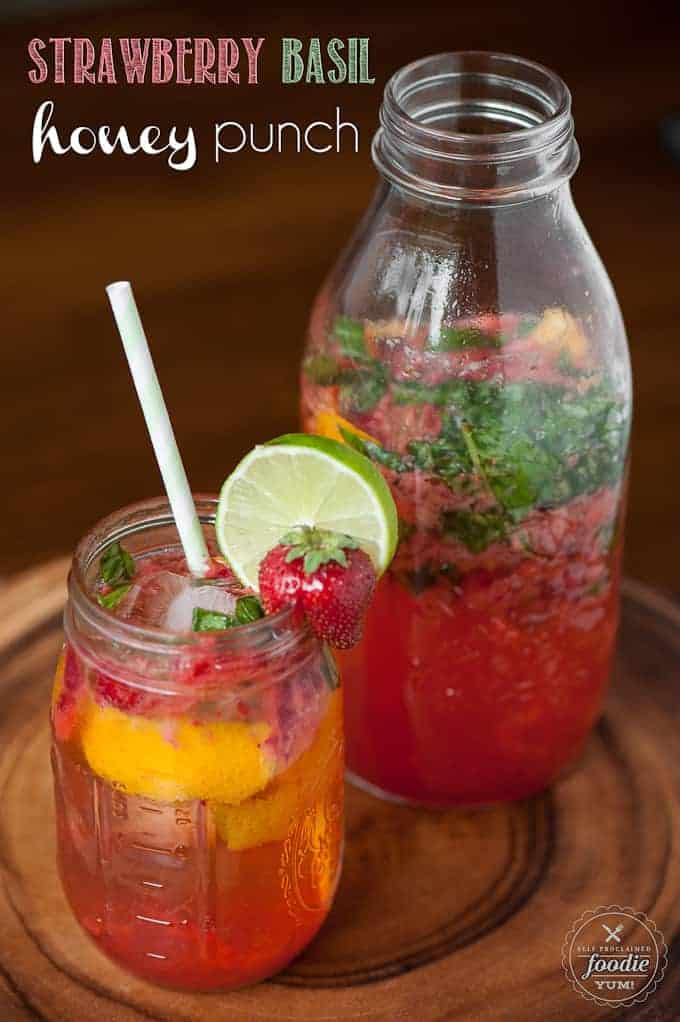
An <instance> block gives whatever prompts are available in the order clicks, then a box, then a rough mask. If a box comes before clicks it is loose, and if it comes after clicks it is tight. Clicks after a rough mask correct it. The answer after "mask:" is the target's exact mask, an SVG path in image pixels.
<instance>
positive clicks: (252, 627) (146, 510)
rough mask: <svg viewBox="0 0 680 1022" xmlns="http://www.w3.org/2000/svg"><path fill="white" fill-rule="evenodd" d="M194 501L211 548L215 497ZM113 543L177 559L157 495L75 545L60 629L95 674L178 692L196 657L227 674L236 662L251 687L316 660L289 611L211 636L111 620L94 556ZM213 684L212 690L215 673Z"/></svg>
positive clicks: (310, 639)
mask: <svg viewBox="0 0 680 1022" xmlns="http://www.w3.org/2000/svg"><path fill="white" fill-rule="evenodd" d="M194 499H195V504H196V510H197V512H198V516H199V519H200V521H201V523H202V525H203V529H204V532H205V535H206V540H207V542H208V544H209V546H213V545H214V528H213V525H214V520H215V512H216V508H217V498H216V497H213V496H212V495H202V494H201V495H195V497H194ZM116 541H117V542H122V543H124V544H125V546H126V549H128V551H129V552H130V553H131V554H132V556H133V557H135V558H137V557H153V556H155V555H159V554H161V555H162V554H165V553H168V552H176V551H177V552H179V553H181V545H180V541H179V535H178V533H177V528H176V526H175V523H174V519H173V516H172V511H171V509H170V505H169V503H168V501H167V499H166V498H164V497H162V498H156V499H152V500H146V501H141V502H139V503H137V504H131V505H129V506H128V507H125V508H122V509H121V510H119V511H115V512H113V514H111V515H109V516H108V517H107V518H103V519H101V520H100V521H99V522H97V523H96V524H95V525H94V527H93V528H92V529H91V530H90V531H89V532H88V533H87V534H86V535H85V536H84V537H83V538H82V539H81V541H80V543H79V544H78V546H77V547H76V551H75V553H74V556H73V561H72V564H71V571H70V573H69V579H68V602H67V605H66V609H65V611H64V631H65V634H66V639H67V642H68V643H69V645H71V646H73V647H74V648H75V649H77V651H78V654H79V656H80V657H81V659H82V660H83V661H85V662H87V663H89V664H90V666H92V667H94V668H95V669H97V670H99V671H103V672H105V673H106V674H110V675H111V676H112V677H114V678H118V679H120V680H122V681H125V683H126V684H128V685H132V686H136V687H140V688H146V689H148V690H151V691H163V692H168V693H169V692H172V691H177V690H181V689H182V688H184V687H185V684H186V681H185V676H186V675H187V667H188V666H190V665H191V664H192V662H194V661H195V660H196V659H197V658H198V659H205V658H206V657H208V658H210V659H211V660H212V661H214V662H216V663H217V664H218V665H219V664H222V665H224V666H225V668H228V669H229V673H230V674H231V675H233V673H234V668H235V667H237V666H238V664H239V663H241V662H243V664H244V665H246V666H247V668H248V673H249V675H250V678H251V682H252V683H253V684H258V682H259V677H258V674H260V673H261V674H263V675H266V679H267V683H268V684H271V683H272V682H275V681H277V680H279V679H280V678H282V677H284V676H288V675H289V674H290V673H291V672H292V671H295V670H296V669H298V668H299V666H300V664H301V662H303V661H305V660H306V659H307V658H309V657H310V656H313V655H317V653H318V649H319V647H320V645H321V644H320V643H319V641H318V640H317V639H316V638H315V637H314V635H313V634H312V632H311V629H310V628H309V626H308V624H307V622H306V621H305V620H304V619H302V618H301V617H300V616H299V615H298V614H297V613H296V612H295V610H294V609H293V608H287V609H284V610H281V611H279V612H278V613H276V614H271V615H267V616H265V617H263V618H260V619H259V620H257V621H254V622H252V623H250V624H245V625H239V626H238V627H237V628H233V629H227V630H225V631H217V632H210V633H200V632H191V631H188V632H171V631H167V630H164V629H163V628H161V627H155V626H151V625H143V624H136V623H133V622H132V621H129V620H126V619H125V618H120V617H117V616H116V615H115V614H114V613H112V612H111V611H109V610H105V609H104V608H103V607H101V606H100V605H99V604H98V602H97V600H96V598H95V596H94V595H93V585H94V581H95V580H96V576H97V573H98V564H99V559H100V557H101V554H102V553H103V551H104V550H105V549H106V548H107V547H108V546H109V545H110V544H111V543H113V542H116ZM258 665H259V666H258ZM189 674H190V672H189ZM215 679H216V682H217V683H218V684H219V671H217V672H215ZM190 684H195V682H190Z"/></svg>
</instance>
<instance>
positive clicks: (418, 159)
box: [373, 51, 579, 205]
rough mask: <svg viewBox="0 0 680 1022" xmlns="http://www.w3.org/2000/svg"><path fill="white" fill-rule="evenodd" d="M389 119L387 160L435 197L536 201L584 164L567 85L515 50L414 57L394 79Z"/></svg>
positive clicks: (387, 171) (381, 135)
mask: <svg viewBox="0 0 680 1022" xmlns="http://www.w3.org/2000/svg"><path fill="white" fill-rule="evenodd" d="M380 125H381V126H380V128H379V129H378V131H377V132H376V135H375V137H374V139H373V160H374V163H375V165H376V167H377V169H378V170H379V171H380V173H381V174H382V175H383V177H385V178H386V179H387V180H388V181H390V182H391V183H392V184H394V185H396V186H397V187H399V188H401V189H403V190H405V191H407V192H408V193H410V194H411V195H414V196H416V197H418V198H421V199H423V200H429V201H432V202H440V203H441V202H443V203H456V202H473V203H481V204H492V205H493V204H500V203H506V202H519V201H526V200H527V199H529V198H533V197H534V196H537V195H541V194H544V193H545V192H547V191H550V190H552V189H554V188H555V187H556V186H557V185H558V184H560V183H562V182H563V181H565V180H567V179H568V178H569V177H571V175H572V174H573V173H574V171H575V169H576V167H577V165H578V159H579V153H578V146H577V144H576V140H575V138H574V122H573V119H572V116H571V95H570V93H569V90H568V88H567V86H566V85H565V83H564V82H563V81H562V79H561V78H560V77H559V76H558V75H556V74H555V73H554V72H552V71H550V70H549V69H548V68H546V67H543V66H542V65H541V64H536V63H534V62H533V61H530V60H525V59H524V58H522V57H515V56H511V55H508V54H502V53H486V52H483V51H467V52H460V53H442V54H438V55H436V56H431V57H424V58H423V59H422V60H418V61H415V62H414V63H412V64H408V65H407V66H406V67H403V68H401V70H399V71H397V73H396V74H394V75H393V76H392V78H390V80H389V82H388V83H387V85H386V87H385V93H384V96H383V103H382V106H381V109H380Z"/></svg>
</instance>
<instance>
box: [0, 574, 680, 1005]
mask: <svg viewBox="0 0 680 1022" xmlns="http://www.w3.org/2000/svg"><path fill="white" fill-rule="evenodd" d="M64 573H65V562H63V561H59V562H56V563H51V564H48V565H46V566H45V567H43V568H41V569H38V570H36V571H33V572H31V573H29V574H28V575H25V576H23V577H20V578H19V579H17V580H16V581H13V582H11V583H6V584H5V585H4V586H0V652H1V653H2V662H1V666H0V798H1V801H0V808H1V811H0V1020H2V1022H19V1020H21V1022H23V1020H27V1019H43V1020H49V1022H57V1020H58V1022H91V1020H102V1022H140V1020H149V1019H152V1020H159V1022H193V1020H210V1022H232V1020H233V1022H255V1020H258V1022H261V1020H270V1019H271V1020H274V1019H285V1020H289V1022H298V1020H311V1019H313V1020H325V1022H330V1020H335V1019H350V1020H351V1019H357V1020H359V1019H360V1020H361V1022H378V1020H380V1022H401V1020H408V1022H435V1020H437V1022H439V1020H449V1019H450V1020H466V1022H467V1020H474V1022H487V1020H496V1019H498V1020H504V1022H508V1020H510V1022H514V1020H517V1022H530V1020H540V1022H543V1020H548V1019H549V1020H551V1022H557V1020H564V1022H581V1020H587V1019H596V1018H600V1017H605V1016H606V1017H607V1018H609V1019H611V1018H615V1017H619V1014H617V1013H616V1012H612V1011H611V1010H610V1009H605V1008H598V1007H597V1006H596V1005H595V1004H593V1003H591V1002H590V1001H586V1000H584V999H582V998H581V997H580V996H579V995H578V994H577V993H575V992H574V991H573V990H572V988H571V986H570V985H569V983H568V982H567V980H566V979H565V976H564V974H563V972H562V967H561V948H562V944H563V942H564V939H565V936H566V934H567V931H568V930H569V929H570V927H571V925H572V924H573V923H574V921H575V920H576V919H577V918H578V917H579V916H580V915H581V913H582V912H583V911H584V910H586V909H593V908H595V907H597V906H599V905H610V904H616V905H623V906H632V907H633V908H635V909H636V910H641V911H644V912H646V913H647V914H648V915H649V916H651V918H652V919H653V920H654V922H655V923H656V925H657V926H658V928H659V929H660V930H661V931H662V932H663V934H664V936H665V938H666V941H667V943H668V945H669V964H668V969H667V973H666V976H665V979H664V980H663V982H662V983H661V985H660V986H659V988H658V990H657V991H656V992H655V993H654V994H653V995H652V996H651V997H650V999H649V1000H648V1002H647V1003H646V1004H644V1005H642V1006H638V1007H633V1008H630V1009H627V1010H625V1011H623V1012H621V1013H620V1017H624V1016H625V1018H626V1019H627V1020H629V1022H631V1020H634V1019H637V1020H641V1019H646V1020H651V1019H654V1020H672V1019H679V1018H680V961H679V959H680V951H679V950H678V944H677V943H676V944H675V946H673V945H672V940H673V938H674V936H675V935H676V934H678V933H679V932H680V855H679V854H678V852H679V850H680V757H679V756H678V748H679V743H678V735H679V731H678V725H679V723H680V608H678V607H677V606H676V605H675V604H673V603H671V602H669V601H668V600H666V599H664V598H662V597H660V596H658V595H656V594H655V593H653V592H651V591H650V590H647V589H645V588H642V587H640V586H638V585H633V584H630V583H629V584H628V585H627V586H626V592H625V598H624V604H623V618H622V628H621V637H620V643H619V655H618V662H617V671H616V679H615V683H614V686H613V689H612V691H611V695H610V698H609V700H608V704H607V709H606V713H605V715H604V717H603V719H602V720H601V722H600V724H599V726H598V727H597V729H596V731H595V733H594V735H593V736H592V738H591V740H590V742H589V744H588V747H587V749H586V752H585V754H584V755H583V757H582V759H581V761H580V762H579V764H578V765H577V766H576V767H575V768H574V769H572V770H571V772H570V773H569V774H568V775H567V776H566V777H564V778H563V779H562V780H561V781H560V782H559V783H558V784H557V785H556V786H555V787H554V788H553V789H552V790H551V791H550V792H549V793H547V794H545V795H543V796H541V797H539V798H536V799H533V800H532V801H530V802H527V803H521V804H517V805H511V806H504V807H498V808H495V809H489V810H484V811H477V812H472V811H450V812H442V813H428V812H421V811H417V810H413V809H404V808H399V807H397V806H392V805H388V804H386V803H383V802H379V801H377V800H375V799H373V798H371V797H370V796H368V795H365V794H363V793H361V792H358V791H356V790H355V789H353V788H349V789H348V820H347V852H346V860H345V870H344V875H343V879H342V883H341V886H340V891H339V894H338V898H337V901H336V904H335V906H334V909H333V912H332V914H331V917H330V919H329V921H328V923H327V924H326V926H325V927H324V929H323V931H322V933H321V934H320V936H319V937H318V938H317V940H316V941H315V943H314V944H313V946H312V947H311V948H310V949H309V950H308V951H307V952H306V954H305V955H303V956H302V957H301V958H300V959H298V960H297V961H296V962H295V963H294V964H293V966H292V967H291V968H290V969H289V970H288V971H287V972H285V973H284V974H282V975H280V976H278V977H277V978H276V979H274V980H271V981H270V982H267V983H263V984H261V985H260V986H258V987H254V988H250V989H247V990H242V991H237V992H235V993H231V994H223V995H215V994H211V995H187V994H181V993H175V992H168V991H164V990H159V989H157V988H154V987H152V986H149V985H147V984H145V983H142V982H140V981H138V980H136V979H133V978H131V977H129V976H128V975H126V974H125V973H123V972H122V971H121V970H120V969H118V968H117V967H116V966H115V965H113V964H112V963H110V962H109V961H108V960H107V959H106V958H104V957H103V955H101V954H100V953H99V952H98V951H97V949H96V948H95V947H94V945H92V944H91V943H90V942H89V940H88V939H87V938H86V937H85V936H84V935H83V934H82V932H81V931H80V929H79V928H78V926H77V925H76V923H75V921H74V920H73V918H72V917H71V915H70V913H69V910H68V908H67V906H66V903H65V900H64V897H63V895H62V893H61V890H60V887H59V882H58V879H57V874H56V870H55V859H54V825H53V818H52V815H53V814H52V791H51V777H50V770H49V758H48V729H47V703H48V693H49V686H50V681H51V673H52V668H53V664H54V660H55V656H56V652H57V649H58V646H59V642H60V620H59V618H60V608H61V605H62V601H63V591H64V590H63V581H64Z"/></svg>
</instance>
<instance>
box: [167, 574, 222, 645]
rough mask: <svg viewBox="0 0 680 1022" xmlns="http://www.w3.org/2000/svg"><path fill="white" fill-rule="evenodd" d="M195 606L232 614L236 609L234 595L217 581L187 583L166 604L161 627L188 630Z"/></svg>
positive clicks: (177, 630) (178, 630)
mask: <svg viewBox="0 0 680 1022" xmlns="http://www.w3.org/2000/svg"><path fill="white" fill-rule="evenodd" d="M184 581H185V582H186V581H188V580H187V579H185V580H184ZM196 607H200V608H201V610H214V611H218V612H219V613H220V614H233V613H234V610H235V609H236V597H235V596H234V595H233V593H231V592H230V591H229V589H228V588H226V587H225V586H222V585H220V584H219V583H212V584H211V585H195V584H191V583H189V585H187V586H185V588H184V589H183V590H182V591H181V592H179V593H177V595H176V596H175V597H174V599H173V600H172V601H171V603H170V605H169V606H168V609H167V612H166V614H165V617H164V620H163V627H164V628H167V630H168V631H170V632H186V631H190V630H191V622H192V618H193V614H194V610H195V608H196Z"/></svg>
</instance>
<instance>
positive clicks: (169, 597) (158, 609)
mask: <svg viewBox="0 0 680 1022" xmlns="http://www.w3.org/2000/svg"><path fill="white" fill-rule="evenodd" d="M190 586H191V579H189V578H187V577H186V575H177V574H176V573H175V572H174V571H157V572H154V573H153V574H150V575H146V576H145V575H140V576H139V579H138V581H136V582H133V584H132V587H131V588H130V591H129V592H128V593H127V595H126V596H125V597H124V598H123V600H121V602H120V604H119V606H118V608H117V614H118V616H119V617H124V618H126V620H128V621H130V623H131V624H135V625H142V626H144V625H151V626H155V627H156V628H164V627H166V625H165V620H166V617H167V614H168V611H169V609H170V607H171V605H172V603H173V601H174V600H176V599H177V598H178V597H179V596H181V594H182V593H183V592H184V590H185V589H187V588H189V587H190ZM189 627H191V625H189Z"/></svg>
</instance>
